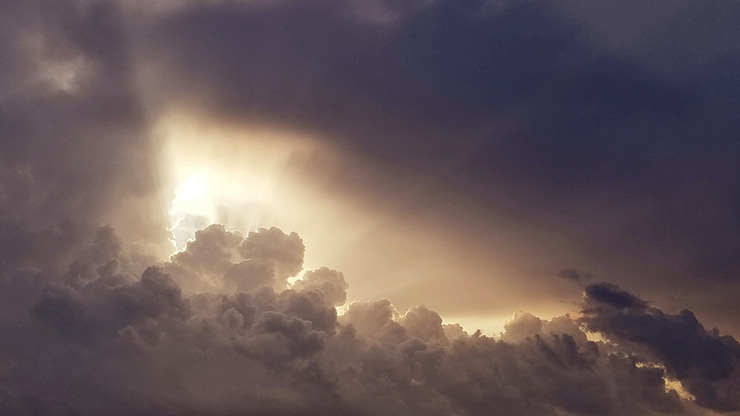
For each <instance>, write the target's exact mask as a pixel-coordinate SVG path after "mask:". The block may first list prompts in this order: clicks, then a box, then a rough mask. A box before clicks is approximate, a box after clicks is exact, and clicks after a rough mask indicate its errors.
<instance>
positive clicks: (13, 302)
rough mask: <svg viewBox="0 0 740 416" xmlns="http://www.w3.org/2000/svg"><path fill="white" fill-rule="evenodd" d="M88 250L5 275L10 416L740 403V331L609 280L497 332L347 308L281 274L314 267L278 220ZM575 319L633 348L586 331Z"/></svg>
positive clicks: (331, 277) (337, 291) (326, 280)
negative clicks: (683, 393) (134, 269)
mask: <svg viewBox="0 0 740 416" xmlns="http://www.w3.org/2000/svg"><path fill="white" fill-rule="evenodd" d="M109 232H110V230H104V231H102V233H103V234H107V233H109ZM245 247H248V249H244V248H245ZM88 248H89V249H90V250H91V251H95V252H96V254H97V255H98V259H102V260H104V262H103V263H96V262H94V261H92V260H79V261H75V262H73V263H71V264H70V265H69V267H68V269H67V270H66V271H63V272H57V271H55V270H52V269H46V270H43V271H32V270H29V269H24V268H18V269H15V270H12V271H10V270H7V271H6V273H5V275H4V276H5V279H4V281H3V285H2V292H0V294H1V295H2V305H3V308H4V314H3V320H2V322H1V323H0V331H2V334H3V338H2V339H3V341H2V343H3V351H4V353H3V355H2V369H3V372H2V375H3V378H2V389H1V390H0V399H1V400H0V409H1V410H2V411H3V413H4V414H62V415H63V414H100V413H106V414H160V415H162V414H164V415H167V414H218V415H220V414H244V415H251V414H254V415H259V414H368V415H370V414H373V415H376V414H377V415H380V414H389V415H395V414H404V415H408V414H419V415H429V414H439V415H452V414H456V415H490V414H496V415H499V414H500V415H557V414H573V415H633V414H661V413H665V412H669V413H676V412H679V413H682V414H694V413H693V412H698V410H696V409H695V408H694V406H695V404H696V405H699V406H703V407H706V408H709V409H715V410H720V411H728V410H736V409H737V408H738V406H739V405H740V397H738V396H737V394H736V392H737V383H738V378H737V376H738V365H739V364H738V363H739V361H738V357H739V354H740V344H738V343H737V341H735V339H734V338H732V337H730V336H720V335H719V334H718V332H717V331H716V330H714V331H706V330H704V329H703V327H702V326H701V325H700V324H699V323H698V322H697V321H696V319H695V318H694V316H693V315H692V314H691V312H688V311H684V312H681V313H680V314H679V315H676V316H673V315H667V314H664V313H663V312H661V311H660V310H658V309H657V308H654V307H650V306H649V305H648V304H647V303H645V302H644V301H641V300H640V299H638V298H637V297H635V296H634V295H631V294H629V293H627V292H624V291H622V290H620V289H619V288H618V287H616V286H613V285H609V284H594V285H590V286H588V287H587V288H586V291H585V293H584V303H583V312H582V316H580V317H579V318H578V319H576V320H574V319H573V318H571V317H568V316H562V317H558V318H554V319H552V320H544V319H540V318H537V317H534V316H532V315H531V314H528V313H519V314H516V315H515V316H514V319H513V320H512V321H511V322H509V323H508V324H507V326H506V328H505V333H503V334H502V336H501V339H499V340H496V339H494V338H492V337H487V336H484V335H481V334H480V333H479V332H476V333H474V334H472V335H471V334H468V333H466V332H464V331H461V330H459V329H458V330H455V329H454V325H443V323H442V319H441V318H440V316H439V315H438V314H437V313H435V312H433V311H431V310H429V309H427V308H426V307H424V306H417V307H413V308H411V309H409V310H408V311H407V312H405V313H404V314H400V313H399V312H398V311H396V310H395V308H394V307H393V305H392V304H391V303H390V302H389V301H387V300H379V301H367V302H353V303H350V304H349V306H348V308H347V310H346V312H345V313H343V314H342V315H341V316H338V315H337V310H336V308H335V306H334V305H336V304H341V303H343V302H344V300H345V297H346V293H345V291H346V289H347V283H346V281H345V280H344V277H343V276H342V274H341V273H339V272H336V271H333V270H330V269H327V268H322V269H319V270H315V271H308V272H306V273H305V274H304V275H303V278H302V279H299V280H297V281H295V282H294V283H293V284H292V285H289V286H287V287H286V283H285V282H282V283H277V280H276V276H281V275H280V274H279V273H278V272H277V271H278V270H285V269H286V267H285V266H286V264H290V265H292V266H297V267H300V259H301V254H300V253H301V252H302V249H303V245H302V243H301V241H300V238H298V236H297V235H295V234H291V235H287V234H284V233H282V232H281V231H280V230H278V229H276V228H272V229H269V230H267V229H261V230H260V231H258V232H253V233H250V234H249V235H247V236H246V237H244V236H243V235H241V234H239V233H234V232H230V231H227V230H225V229H224V228H223V226H217V225H212V226H209V227H208V228H206V229H205V230H202V231H200V232H198V234H197V235H196V239H195V240H194V241H191V242H190V243H189V244H188V247H187V249H186V250H184V251H183V252H181V253H179V254H178V255H177V256H173V258H172V260H171V261H170V262H167V263H165V264H164V265H161V266H151V267H149V268H147V269H146V270H145V271H144V272H143V273H142V274H141V275H140V276H139V275H135V274H132V273H130V272H128V271H127V270H126V267H125V264H127V262H128V260H127V256H126V252H125V250H124V249H122V248H121V247H120V246H107V247H106V246H105V245H104V244H103V242H102V241H101V240H100V239H99V240H98V241H96V242H95V243H93V245H92V246H90V247H88ZM209 248H210V250H209V251H208V252H207V253H206V250H207V249H209ZM228 249H230V250H231V253H229V254H230V256H225V255H224V253H225V252H227V251H228ZM189 256H190V257H189ZM185 258H189V259H191V260H189V261H191V263H185V261H184V260H183V259H185ZM194 259H197V261H196V260H194ZM295 259H298V261H299V263H295ZM283 260H285V262H282V261H283ZM245 263H247V264H254V266H252V267H240V266H241V265H243V264H245ZM185 264H187V266H185ZM214 265H217V266H218V267H214ZM205 266H210V267H205ZM234 267H237V268H239V273H238V278H239V279H240V281H239V282H238V284H237V289H236V290H234V288H233V286H229V285H230V283H229V281H228V279H227V280H225V282H226V283H225V288H226V289H228V290H224V291H223V292H222V293H216V292H214V291H210V292H190V291H186V290H184V289H182V288H181V286H180V285H181V284H183V285H185V286H183V287H188V286H187V284H190V283H191V282H192V279H194V276H192V275H188V274H187V273H186V272H187V271H193V270H198V272H199V273H198V275H197V278H202V279H207V278H210V279H213V280H215V277H216V276H223V273H226V274H227V275H228V273H229V271H230V270H231V269H232V268H234ZM579 324H582V325H584V326H585V328H586V329H588V330H589V331H597V332H599V333H601V334H603V335H604V336H605V337H606V338H607V339H608V340H612V339H614V340H616V341H617V342H619V341H620V340H622V339H624V340H626V341H629V342H630V344H628V345H625V346H622V345H621V344H619V343H611V342H609V341H598V342H594V341H589V340H588V338H587V336H586V333H585V332H583V330H582V329H581V328H579ZM632 344H634V345H635V348H634V349H632V348H631V347H630V345H632ZM643 353H644V355H643ZM665 378H670V379H675V380H679V381H680V382H681V385H683V387H684V388H685V389H686V390H687V391H688V392H689V393H691V394H692V395H693V396H694V397H695V398H696V399H695V400H693V403H695V404H692V402H691V401H689V400H686V399H682V398H681V397H680V396H679V395H678V394H677V392H676V391H675V390H673V389H672V388H667V385H666V381H665ZM696 414H699V413H696Z"/></svg>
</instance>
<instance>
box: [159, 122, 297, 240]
mask: <svg viewBox="0 0 740 416" xmlns="http://www.w3.org/2000/svg"><path fill="white" fill-rule="evenodd" d="M159 136H160V140H161V141H162V151H163V159H162V160H163V166H164V169H163V175H164V176H163V177H164V183H165V184H167V186H166V188H167V189H166V192H165V195H168V197H167V198H165V200H164V201H163V204H164V207H165V209H166V211H167V213H168V215H169V219H170V232H171V233H172V235H173V242H174V245H175V247H176V249H177V250H182V249H183V248H184V247H185V245H186V244H187V241H188V240H189V239H191V238H192V237H193V236H194V234H195V231H197V230H199V229H201V228H204V227H205V226H207V225H208V224H212V223H220V224H224V225H225V226H227V227H228V228H230V229H237V230H239V231H242V232H248V231H251V230H253V229H255V228H257V227H259V226H266V225H273V222H275V221H276V220H279V218H281V216H282V217H285V215H286V209H290V208H289V207H290V206H294V205H295V204H292V203H285V200H284V198H283V201H282V203H281V202H280V201H279V197H278V196H277V194H278V193H281V192H282V193H283V194H285V193H286V192H287V193H291V192H290V191H291V190H293V191H294V190H295V189H294V188H295V187H294V186H290V185H289V184H288V183H287V182H288V181H286V179H285V170H286V169H287V166H288V164H289V163H290V160H291V157H293V156H294V155H295V154H296V152H300V151H301V150H305V149H306V140H305V139H303V140H300V141H299V140H297V139H296V138H291V137H289V136H287V135H285V134H278V133H275V132H264V131H259V130H249V129H244V128H242V129H237V128H230V127H228V126H222V125H218V124H215V123H208V122H204V121H200V122H197V121H195V120H194V119H193V118H192V117H176V116H175V117H169V118H166V119H165V120H164V121H163V122H162V123H161V124H160V126H159ZM267 216H269V219H267V218H266V217H267ZM268 220H269V221H270V223H266V221H268Z"/></svg>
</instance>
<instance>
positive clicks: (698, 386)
mask: <svg viewBox="0 0 740 416" xmlns="http://www.w3.org/2000/svg"><path fill="white" fill-rule="evenodd" d="M582 314H583V315H582V316H581V318H580V322H581V323H583V324H584V325H585V326H586V328H588V329H589V330H591V331H596V332H599V333H601V334H604V335H606V336H608V337H610V338H613V339H615V340H617V341H629V342H630V343H634V344H636V345H637V346H639V347H643V348H645V349H646V350H647V351H648V352H649V354H650V355H652V356H653V357H654V358H655V359H657V360H658V361H659V362H660V363H662V364H663V365H664V366H665V369H666V371H667V374H668V376H670V377H672V378H675V379H677V380H680V381H681V383H682V385H683V386H684V388H685V389H686V390H687V391H688V392H689V393H691V394H692V395H694V396H695V398H696V403H697V404H699V405H701V406H705V407H708V408H711V409H715V410H718V411H737V410H738V409H740V394H738V392H740V343H738V342H737V340H735V339H734V338H733V337H731V336H728V335H720V333H719V330H717V329H716V328H715V329H712V330H706V329H705V328H704V326H703V325H701V324H700V323H699V321H698V320H697V319H696V317H695V316H694V314H693V313H692V312H691V311H688V310H683V311H681V312H679V313H678V314H677V315H671V314H666V313H664V312H663V311H661V310H660V309H657V308H655V307H651V306H649V305H648V304H647V303H646V302H645V301H643V300H641V299H639V298H637V297H636V296H634V295H632V294H630V293H628V292H625V291H624V290H622V289H620V288H619V287H618V286H615V285H611V284H606V283H597V284H592V285H589V286H588V287H586V290H585V292H584V304H583V311H582Z"/></svg>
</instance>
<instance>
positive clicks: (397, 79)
mask: <svg viewBox="0 0 740 416" xmlns="http://www.w3.org/2000/svg"><path fill="white" fill-rule="evenodd" d="M372 4H373V5H376V6H377V10H381V11H382V13H380V14H378V13H379V12H377V10H376V12H377V13H374V14H369V13H368V12H367V10H366V9H362V8H359V6H357V4H356V3H353V2H336V1H316V2H308V3H307V2H281V1H278V2H273V3H270V4H269V5H266V4H259V5H255V4H250V3H228V4H225V3H224V4H218V5H215V6H212V7H207V6H198V7H190V8H188V7H185V8H182V9H179V10H177V11H174V12H172V13H170V14H167V15H166V16H164V17H162V18H161V19H157V20H156V21H152V22H150V24H149V26H147V28H148V30H149V31H148V32H146V33H147V35H142V36H143V37H145V38H146V39H151V40H152V42H151V43H150V44H148V45H147V47H146V48H145V49H146V51H147V53H146V55H147V60H148V61H149V62H151V63H152V65H153V66H154V67H156V66H157V65H158V66H160V68H162V69H163V70H164V71H167V73H168V76H167V77H164V76H162V79H166V80H167V85H168V92H166V93H163V94H161V95H160V96H159V99H160V100H162V102H179V103H181V104H182V105H186V106H190V107H193V108H198V110H199V111H205V112H207V113H209V114H210V115H212V116H215V117H221V118H225V119H230V120H240V121H242V122H256V123H262V124H265V123H266V124H271V125H280V126H288V127H292V128H297V129H300V130H301V131H307V132H312V133H314V134H317V135H318V136H320V137H323V138H325V139H326V140H328V141H329V142H331V143H333V144H334V145H338V146H340V148H341V149H343V152H344V154H346V155H347V157H353V158H358V159H362V160H370V161H371V163H372V164H374V166H376V167H377V170H378V171H379V172H385V171H388V172H392V173H389V175H392V176H393V177H394V178H398V181H399V182H402V180H401V178H403V177H404V175H409V177H417V176H421V177H426V178H429V177H432V178H435V179H434V180H435V181H436V182H435V187H433V189H430V190H428V193H427V194H424V195H422V196H419V198H420V199H421V200H419V201H416V203H417V205H418V207H417V206H416V205H415V206H413V207H410V208H409V209H420V208H419V207H424V206H428V205H430V204H432V205H434V204H436V203H437V202H438V201H445V200H448V199H455V198H460V199H462V198H465V199H472V200H473V201H474V203H475V204H477V205H479V206H482V207H485V211H486V213H485V214H473V213H471V217H475V218H474V219H471V220H470V221H471V222H475V223H496V222H499V221H502V222H506V223H508V224H518V223H526V224H534V226H535V227H540V228H541V229H544V230H549V231H551V232H553V233H556V234H558V235H559V236H561V238H563V239H564V240H567V241H568V242H569V243H568V245H567V246H572V247H579V248H583V250H584V252H585V253H587V256H588V257H589V258H590V259H591V260H592V261H591V263H592V264H594V265H597V266H598V269H610V268H611V269H617V268H623V269H624V270H623V271H622V272H620V273H617V272H615V273H614V274H621V277H620V278H621V279H622V280H624V281H625V282H630V283H635V284H637V280H636V278H634V277H630V276H629V275H630V274H632V275H634V274H646V275H650V277H651V279H650V282H652V283H651V285H652V287H651V288H650V290H651V291H653V292H655V293H657V291H658V289H656V288H659V287H662V286H663V285H665V284H668V283H669V282H670V284H676V283H675V282H676V276H677V275H679V276H680V281H681V283H679V284H677V287H678V289H679V290H681V291H684V290H695V289H697V288H698V287H699V286H700V285H703V283H702V282H705V281H709V282H711V285H710V288H709V289H707V291H708V296H710V297H718V296H719V297H721V293H722V291H721V290H718V289H717V288H716V286H724V285H732V286H733V289H732V290H734V291H737V290H738V286H737V283H736V282H735V281H734V280H732V281H730V278H731V277H732V276H736V275H737V274H738V272H740V264H739V263H738V259H740V255H739V253H740V239H738V237H737V235H736V233H734V232H733V231H732V230H734V229H736V228H738V227H739V226H740V224H739V223H738V215H737V213H738V212H740V194H738V191H737V189H740V187H738V185H739V184H738V178H740V170H738V169H739V168H738V164H737V163H735V162H736V159H737V157H738V155H739V154H740V147H739V145H738V141H737V140H736V139H735V136H736V132H737V130H738V128H740V124H738V123H739V122H738V119H737V117H735V114H736V113H737V111H738V110H739V108H738V105H739V103H740V101H739V100H738V99H737V93H736V91H737V89H736V88H732V86H734V85H737V83H738V81H737V80H738V77H737V75H736V74H737V73H740V72H738V69H740V68H739V67H738V62H737V60H736V59H733V58H732V57H733V56H735V55H736V54H733V51H735V52H737V48H736V47H733V46H731V45H728V43H732V44H737V42H733V39H734V40H735V41H736V40H737V39H738V38H740V34H738V31H737V30H734V29H733V28H732V25H730V24H729V22H730V21H732V18H731V17H732V16H735V15H737V13H738V12H739V11H740V7H738V6H737V5H736V4H734V3H730V2H722V3H713V5H712V7H708V8H704V7H702V5H699V4H697V3H694V2H684V1H681V2H670V3H659V4H652V5H651V6H644V7H640V8H638V9H639V10H642V11H644V15H638V14H637V13H634V12H631V11H628V10H626V9H627V7H626V6H619V5H608V4H606V3H604V4H602V2H596V3H593V2H589V3H588V4H586V3H583V2H564V3H563V4H560V3H557V4H556V3H551V2H484V1H468V2H459V1H436V2H429V3H416V2H394V3H388V2H378V3H372ZM615 9H616V10H615ZM379 16H384V18H383V19H381V18H379ZM611 16H614V18H613V20H612V21H609V19H610V17H611ZM627 16H630V17H627ZM689 16H697V17H696V19H694V18H693V17H691V18H690V17H689ZM614 22H622V23H623V25H624V26H625V27H628V28H629V30H627V31H625V32H623V33H620V32H619V30H617V28H616V26H615V23H614ZM711 22H715V24H712V23H711ZM653 23H654V24H653ZM710 27H711V29H710ZM678 28H681V29H680V30H686V34H685V35H682V36H681V37H680V39H679V40H674V38H675V36H673V35H674V34H675V33H676V31H680V30H679V29H678ZM635 33H639V36H640V37H639V39H640V40H639V42H638V41H636V40H635V39H637V38H635V36H637V35H635ZM149 34H150V35H149ZM149 36H151V37H149ZM630 36H632V37H630ZM699 45H705V46H703V47H699ZM707 45H714V46H711V47H709V46H707ZM722 45H724V46H722ZM682 48H684V49H682ZM702 48H703V49H702ZM669 52H670V53H669ZM666 60H672V61H671V62H675V63H676V65H673V66H670V65H667V64H666V62H667V61H666ZM671 68H672V69H671ZM173 69H174V70H173ZM666 71H668V73H667V72H666ZM173 74H174V75H173ZM183 103H184V104H183ZM365 176H366V174H365V172H363V173H362V174H361V175H360V174H358V175H356V176H353V174H352V172H351V171H350V172H346V174H343V175H341V177H336V178H329V179H327V180H328V181H330V182H334V183H335V184H336V187H337V189H340V190H342V192H346V193H350V194H360V196H359V198H362V197H366V198H368V200H370V201H374V200H375V199H376V198H379V197H382V196H384V195H391V196H392V195H393V193H394V192H398V191H396V190H389V188H388V187H391V186H392V185H388V184H387V183H385V184H384V185H383V186H378V187H377V188H376V187H372V189H373V192H359V191H358V192H353V191H351V190H352V189H356V188H357V187H363V189H364V188H371V186H367V185H366V184H367V182H366V181H368V180H367V179H366V178H365ZM381 177H382V176H381ZM377 180H378V181H382V180H383V179H377ZM370 182H372V181H370ZM461 190H462V191H461ZM466 191H467V192H466ZM458 193H459V194H458ZM370 194H372V195H370ZM450 195H454V197H453V196H450ZM354 196H355V197H357V195H354ZM368 204H372V202H368ZM589 267H591V266H589ZM628 271H629V272H628ZM722 305H725V303H722V302H715V303H714V304H713V306H711V307H710V308H711V309H714V310H713V313H714V314H715V315H719V314H723V313H724V314H726V313H729V312H730V311H731V309H730V308H728V307H726V306H722Z"/></svg>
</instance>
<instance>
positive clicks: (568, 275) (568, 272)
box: [556, 269, 594, 283]
mask: <svg viewBox="0 0 740 416" xmlns="http://www.w3.org/2000/svg"><path fill="white" fill-rule="evenodd" d="M556 276H558V277H562V278H563V279H569V280H573V281H576V282H578V283H584V282H586V281H589V280H591V279H592V278H593V277H594V275H593V274H591V273H589V272H583V271H580V270H577V269H563V270H561V271H559V272H557V274H556Z"/></svg>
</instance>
